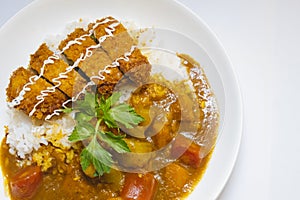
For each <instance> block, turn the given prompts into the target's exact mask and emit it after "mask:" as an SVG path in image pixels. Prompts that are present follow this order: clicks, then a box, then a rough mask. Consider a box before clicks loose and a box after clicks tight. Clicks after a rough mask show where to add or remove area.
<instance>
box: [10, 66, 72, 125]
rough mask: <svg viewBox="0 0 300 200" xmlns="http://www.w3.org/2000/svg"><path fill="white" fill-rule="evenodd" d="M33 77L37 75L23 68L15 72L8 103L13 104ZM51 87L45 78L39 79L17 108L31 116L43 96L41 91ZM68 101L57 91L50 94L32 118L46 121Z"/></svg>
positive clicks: (11, 79) (11, 80) (31, 86)
mask: <svg viewBox="0 0 300 200" xmlns="http://www.w3.org/2000/svg"><path fill="white" fill-rule="evenodd" d="M33 75H35V74H34V73H33V72H32V71H31V70H29V69H25V68H23V67H20V68H18V69H17V70H15V71H14V72H13V74H12V76H11V77H10V82H9V85H8V87H7V89H6V95H7V101H8V102H12V101H13V100H14V99H15V98H17V97H18V96H19V94H20V92H21V91H22V89H23V87H24V85H25V84H27V83H28V82H29V78H30V77H32V76H33ZM51 86H52V85H51V84H50V83H48V82H47V81H46V80H44V79H43V78H39V79H38V80H37V81H36V82H35V83H34V84H31V85H30V84H29V85H28V91H26V92H25V94H24V96H23V99H22V101H21V102H20V104H18V105H16V106H15V108H16V109H18V110H21V111H23V112H25V113H26V114H27V115H29V114H30V113H31V111H32V110H33V109H34V107H35V105H36V104H37V103H38V102H39V101H40V100H38V99H37V96H39V95H40V94H41V91H43V90H46V89H47V88H48V87H51ZM67 99H68V98H67V97H66V96H65V95H64V94H63V93H61V92H60V91H58V90H55V92H51V93H49V95H48V96H47V98H45V99H44V101H43V102H42V103H40V104H39V105H38V106H37V107H36V111H35V112H34V113H33V115H32V116H33V117H35V118H37V119H44V118H45V117H46V116H47V115H49V114H52V113H53V112H54V111H55V110H57V109H59V108H61V106H62V104H63V103H64V102H65V101H66V100H67Z"/></svg>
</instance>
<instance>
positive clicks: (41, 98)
mask: <svg viewBox="0 0 300 200" xmlns="http://www.w3.org/2000/svg"><path fill="white" fill-rule="evenodd" d="M108 22H115V23H113V24H111V25H109V26H108V28H105V31H106V33H107V35H105V36H102V37H100V38H99V44H97V45H92V46H90V47H89V48H87V50H86V53H85V54H81V56H80V58H79V59H77V60H76V61H75V62H74V64H73V65H72V66H69V67H68V68H67V69H66V71H65V72H62V73H60V74H59V77H56V78H54V79H52V81H53V82H55V83H56V85H55V86H53V87H48V88H47V89H46V90H42V91H41V95H39V96H37V97H36V99H37V100H39V102H38V103H37V104H36V105H35V106H34V108H33V109H32V111H31V112H30V114H29V116H32V115H33V114H34V113H35V111H36V108H37V106H38V105H39V104H41V103H42V102H43V101H44V100H45V99H44V97H46V96H48V94H49V93H50V92H55V89H56V88H57V87H59V86H60V85H61V82H60V81H59V79H63V78H67V77H68V76H67V74H68V73H69V72H70V71H71V70H73V69H74V68H75V67H77V66H78V64H79V63H80V62H81V61H83V60H85V59H86V58H87V57H90V56H91V55H92V54H93V53H92V49H96V48H99V47H100V46H101V43H102V42H103V41H105V40H106V38H108V37H112V36H113V32H114V31H115V27H117V26H118V25H119V24H120V22H118V21H116V20H115V19H109V18H106V19H104V20H102V21H100V22H97V23H95V25H94V26H93V28H92V29H91V30H90V34H85V35H82V36H80V37H79V38H76V39H75V40H72V41H69V42H68V43H67V45H66V46H65V47H64V48H63V49H62V50H61V51H58V52H56V53H54V54H53V55H52V56H50V57H49V58H48V59H47V60H45V61H44V63H43V66H42V67H41V72H40V74H39V75H34V76H32V77H30V78H29V82H28V83H27V84H25V85H24V86H23V88H22V90H21V92H20V93H19V95H18V97H16V98H15V99H14V100H13V101H12V102H9V103H8V105H9V106H10V107H15V106H17V105H20V104H21V101H22V100H23V99H24V95H25V94H26V92H28V91H30V90H31V89H30V88H29V86H30V85H33V84H35V83H36V82H37V80H38V79H39V78H41V77H42V76H43V74H44V70H45V66H46V65H47V64H52V63H54V62H55V60H59V59H60V58H61V54H63V52H64V51H66V50H67V49H69V48H70V47H71V46H72V45H74V44H79V45H80V44H82V43H81V41H84V40H86V38H87V37H90V36H91V35H92V34H93V33H94V31H95V29H96V28H97V27H98V26H99V25H101V24H105V23H108ZM85 88H86V87H85ZM77 96H79V95H77ZM77 98H78V97H77Z"/></svg>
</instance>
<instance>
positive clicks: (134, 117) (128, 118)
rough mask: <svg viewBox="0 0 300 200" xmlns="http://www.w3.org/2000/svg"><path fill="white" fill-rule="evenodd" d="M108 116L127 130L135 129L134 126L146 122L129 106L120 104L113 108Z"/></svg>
mask: <svg viewBox="0 0 300 200" xmlns="http://www.w3.org/2000/svg"><path fill="white" fill-rule="evenodd" d="M108 116H109V118H112V119H114V121H116V122H119V123H120V124H122V125H124V126H125V127H126V128H133V126H134V125H137V124H139V123H140V122H142V121H144V118H143V117H141V116H140V115H138V114H137V113H136V112H135V111H134V109H133V108H132V107H131V106H130V105H128V104H120V105H117V106H114V107H112V108H111V109H110V110H109V111H108Z"/></svg>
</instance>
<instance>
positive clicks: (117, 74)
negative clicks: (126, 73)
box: [79, 48, 123, 94]
mask: <svg viewBox="0 0 300 200" xmlns="http://www.w3.org/2000/svg"><path fill="white" fill-rule="evenodd" d="M110 64H111V60H110V59H109V58H108V56H107V54H106V53H105V52H104V51H103V50H102V49H100V48H99V49H95V50H94V51H93V54H92V56H90V57H88V58H87V59H86V60H84V61H82V62H81V63H79V68H80V69H81V70H82V71H83V72H84V73H85V74H86V75H87V76H89V77H90V79H91V80H92V81H93V82H94V83H95V84H96V85H97V88H98V91H99V93H100V94H110V93H111V92H112V91H113V89H114V86H115V85H116V84H117V83H118V82H119V80H120V79H121V78H122V76H123V74H122V72H121V71H120V70H119V68H118V67H117V66H112V65H110Z"/></svg>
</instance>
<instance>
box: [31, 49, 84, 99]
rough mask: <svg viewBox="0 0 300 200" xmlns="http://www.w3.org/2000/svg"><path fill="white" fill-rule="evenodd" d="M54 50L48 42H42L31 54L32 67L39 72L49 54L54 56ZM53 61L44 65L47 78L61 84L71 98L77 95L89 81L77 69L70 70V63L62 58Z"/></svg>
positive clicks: (63, 90)
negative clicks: (49, 46)
mask: <svg viewBox="0 0 300 200" xmlns="http://www.w3.org/2000/svg"><path fill="white" fill-rule="evenodd" d="M53 55H54V52H52V51H51V50H50V49H49V48H48V46H47V45H46V44H42V45H41V46H40V47H39V48H38V50H37V51H36V52H35V53H34V54H32V55H31V60H30V67H31V68H32V69H34V70H36V71H37V72H38V73H39V74H40V73H41V68H42V67H43V64H44V60H47V59H48V58H49V56H53ZM51 60H53V63H51V64H50V63H49V64H46V65H45V66H44V71H43V74H42V75H43V77H44V78H46V79H47V80H48V81H49V82H51V83H52V84H53V85H57V84H60V86H59V87H58V88H59V89H60V90H61V91H62V92H64V93H65V94H66V95H68V96H69V97H70V98H71V97H73V96H76V95H77V94H78V93H79V92H80V91H81V90H82V89H83V87H84V86H85V85H86V84H87V81H86V80H85V79H84V78H82V77H81V76H80V75H79V74H78V73H77V72H76V71H75V69H72V70H68V71H69V72H68V73H65V72H66V71H67V68H68V67H69V65H68V64H67V63H66V62H65V61H64V60H62V59H58V60H57V59H51ZM61 73H63V76H61V78H59V79H55V78H57V77H59V75H60V74H61Z"/></svg>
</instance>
